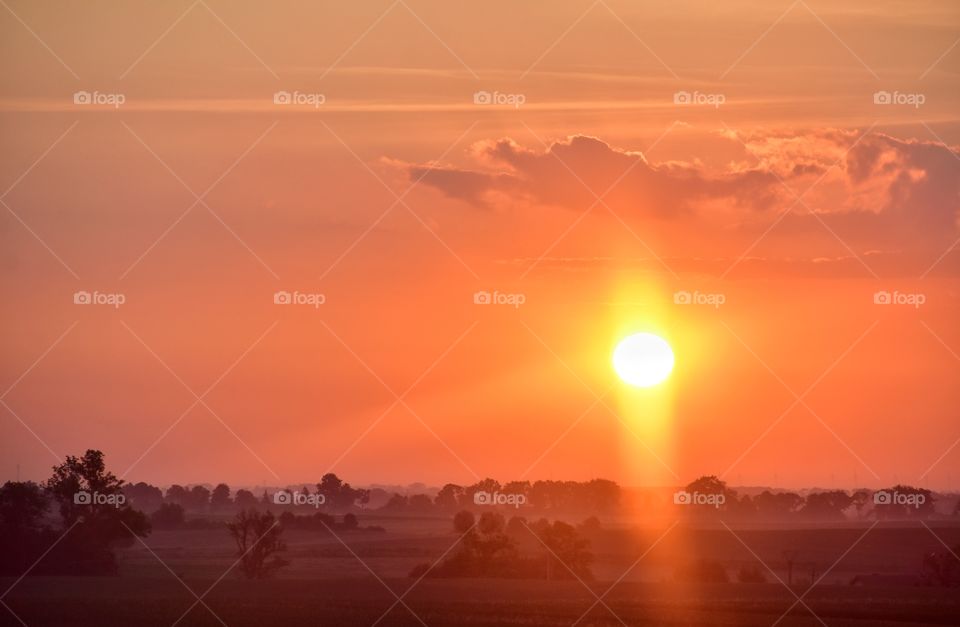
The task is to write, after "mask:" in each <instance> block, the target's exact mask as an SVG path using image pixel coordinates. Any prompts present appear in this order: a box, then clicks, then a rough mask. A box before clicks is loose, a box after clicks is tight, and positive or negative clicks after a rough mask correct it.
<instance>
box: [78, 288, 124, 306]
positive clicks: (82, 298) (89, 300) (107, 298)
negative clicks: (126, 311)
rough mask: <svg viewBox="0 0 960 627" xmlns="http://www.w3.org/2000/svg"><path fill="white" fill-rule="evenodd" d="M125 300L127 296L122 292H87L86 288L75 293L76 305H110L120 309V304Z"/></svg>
mask: <svg viewBox="0 0 960 627" xmlns="http://www.w3.org/2000/svg"><path fill="white" fill-rule="evenodd" d="M125 302H127V297H126V296H125V295H124V294H120V293H114V294H110V293H104V292H97V291H93V292H87V291H86V290H80V291H79V292H74V293H73V304H74V305H110V306H112V307H115V308H117V309H120V305H122V304H124V303H125Z"/></svg>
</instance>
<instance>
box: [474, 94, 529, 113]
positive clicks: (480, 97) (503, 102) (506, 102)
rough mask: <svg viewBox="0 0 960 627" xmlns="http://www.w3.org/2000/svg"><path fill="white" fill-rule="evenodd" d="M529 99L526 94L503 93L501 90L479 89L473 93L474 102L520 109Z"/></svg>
mask: <svg viewBox="0 0 960 627" xmlns="http://www.w3.org/2000/svg"><path fill="white" fill-rule="evenodd" d="M526 101H527V97H526V96H525V95H524V94H502V93H500V92H499V91H492V92H491V91H482V90H481V91H478V92H475V93H474V94H473V104H475V105H492V106H500V107H513V108H514V109H519V108H520V106H521V105H523V103H525V102H526Z"/></svg>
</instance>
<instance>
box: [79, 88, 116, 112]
mask: <svg viewBox="0 0 960 627" xmlns="http://www.w3.org/2000/svg"><path fill="white" fill-rule="evenodd" d="M126 101H127V97H126V96H125V95H123V94H105V93H102V92H99V91H78V92H74V94H73V104H75V105H81V106H87V105H96V106H104V107H113V108H114V109H119V108H120V106H121V105H122V104H123V103H125V102H126Z"/></svg>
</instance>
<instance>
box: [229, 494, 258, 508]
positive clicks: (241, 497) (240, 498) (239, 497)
mask: <svg viewBox="0 0 960 627" xmlns="http://www.w3.org/2000/svg"><path fill="white" fill-rule="evenodd" d="M233 503H234V505H236V506H237V509H240V510H244V509H251V508H255V507H256V506H257V497H255V496H254V495H253V492H251V491H250V490H237V494H236V496H235V497H233Z"/></svg>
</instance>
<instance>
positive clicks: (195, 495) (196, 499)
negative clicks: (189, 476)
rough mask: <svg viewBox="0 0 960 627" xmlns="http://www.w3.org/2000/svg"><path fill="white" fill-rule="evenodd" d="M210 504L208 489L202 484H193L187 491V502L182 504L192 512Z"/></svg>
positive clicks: (201, 509) (204, 508)
mask: <svg viewBox="0 0 960 627" xmlns="http://www.w3.org/2000/svg"><path fill="white" fill-rule="evenodd" d="M209 505H210V490H208V489H206V488H205V487H203V486H202V485H195V486H193V487H192V488H190V492H188V493H187V502H186V504H185V505H184V507H185V508H186V509H189V510H191V511H194V512H202V511H205V510H206V509H207V506H209Z"/></svg>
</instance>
